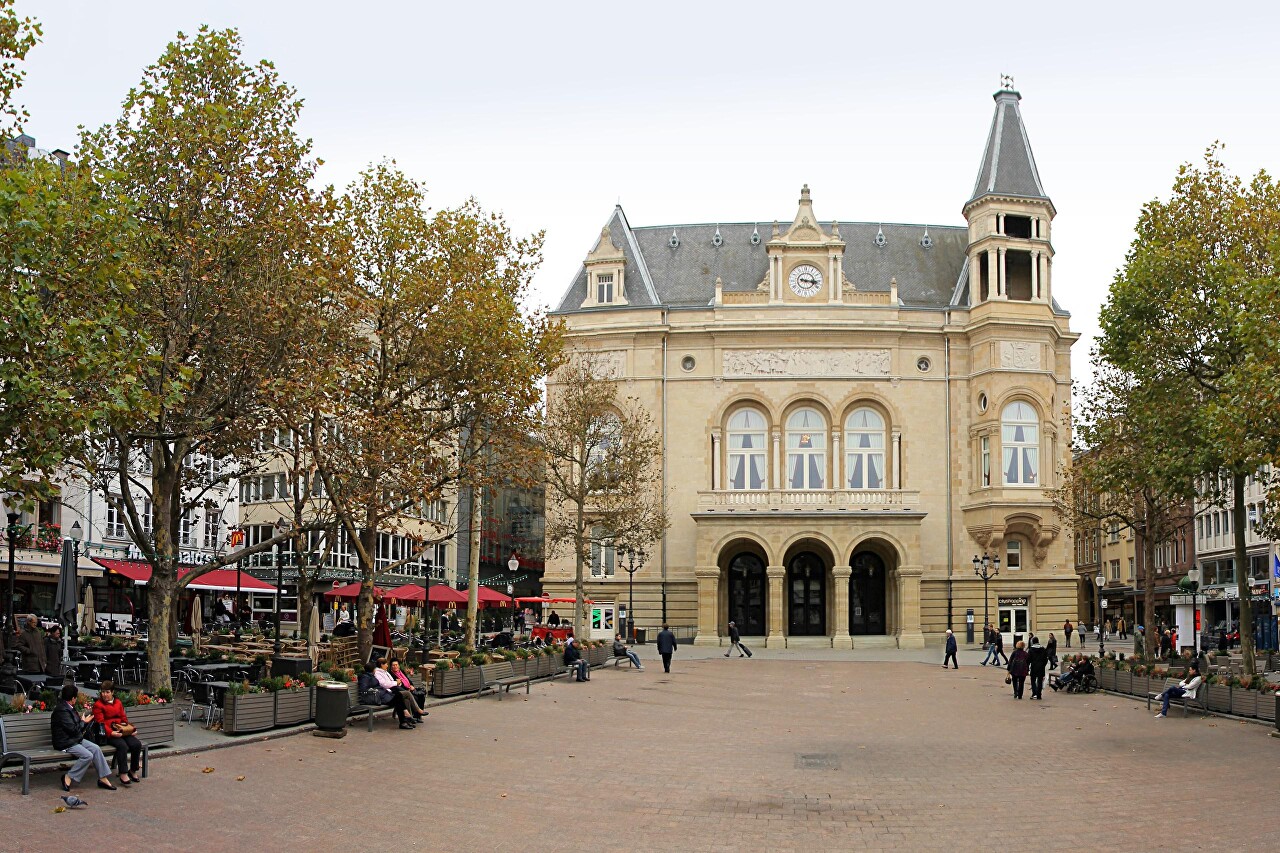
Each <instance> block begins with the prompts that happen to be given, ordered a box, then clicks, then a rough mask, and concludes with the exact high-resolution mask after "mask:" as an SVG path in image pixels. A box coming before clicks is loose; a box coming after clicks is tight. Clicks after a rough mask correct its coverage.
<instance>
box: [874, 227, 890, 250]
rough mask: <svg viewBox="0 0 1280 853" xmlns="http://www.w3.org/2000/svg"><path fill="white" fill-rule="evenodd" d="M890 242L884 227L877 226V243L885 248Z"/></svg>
mask: <svg viewBox="0 0 1280 853" xmlns="http://www.w3.org/2000/svg"><path fill="white" fill-rule="evenodd" d="M888 242H889V240H888V239H887V238H886V237H885V236H884V227H883V226H881V227H879V228H876V239H875V243H876V245H877V246H879V247H880V248H881V249H883V248H884V247H885V244H886V243H888Z"/></svg>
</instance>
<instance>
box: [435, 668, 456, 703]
mask: <svg viewBox="0 0 1280 853" xmlns="http://www.w3.org/2000/svg"><path fill="white" fill-rule="evenodd" d="M461 692H462V670H460V669H437V670H434V671H432V673H431V695H432V696H438V697H444V696H457V695H458V694H459V693H461Z"/></svg>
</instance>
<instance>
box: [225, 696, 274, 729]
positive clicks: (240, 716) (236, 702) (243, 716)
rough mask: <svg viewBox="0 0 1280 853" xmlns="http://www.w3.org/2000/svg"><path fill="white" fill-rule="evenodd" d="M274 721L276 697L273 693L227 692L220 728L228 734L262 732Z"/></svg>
mask: <svg viewBox="0 0 1280 853" xmlns="http://www.w3.org/2000/svg"><path fill="white" fill-rule="evenodd" d="M275 722H276V697H275V694H273V693H241V694H239V695H231V694H228V695H227V698H226V707H225V708H224V713H223V719H222V730H223V731H224V732H226V733H227V734H229V735H238V734H244V733H245V732H262V731H266V730H267V729H269V728H271V727H272V726H274V725H275Z"/></svg>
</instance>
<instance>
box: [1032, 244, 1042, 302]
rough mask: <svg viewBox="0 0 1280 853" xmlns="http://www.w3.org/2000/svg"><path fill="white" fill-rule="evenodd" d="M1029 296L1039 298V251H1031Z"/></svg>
mask: <svg viewBox="0 0 1280 853" xmlns="http://www.w3.org/2000/svg"><path fill="white" fill-rule="evenodd" d="M1031 298H1032V299H1035V300H1039V299H1040V253H1039V252H1032V253H1031Z"/></svg>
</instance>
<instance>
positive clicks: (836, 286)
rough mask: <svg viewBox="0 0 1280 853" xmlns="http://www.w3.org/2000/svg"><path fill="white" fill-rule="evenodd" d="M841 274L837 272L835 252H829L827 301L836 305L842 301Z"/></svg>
mask: <svg viewBox="0 0 1280 853" xmlns="http://www.w3.org/2000/svg"><path fill="white" fill-rule="evenodd" d="M841 296H842V294H841V293H840V276H839V275H838V274H837V272H836V255H835V252H830V253H828V254H827V303H828V304H831V305H834V304H835V303H837V302H839V301H840V297H841Z"/></svg>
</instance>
